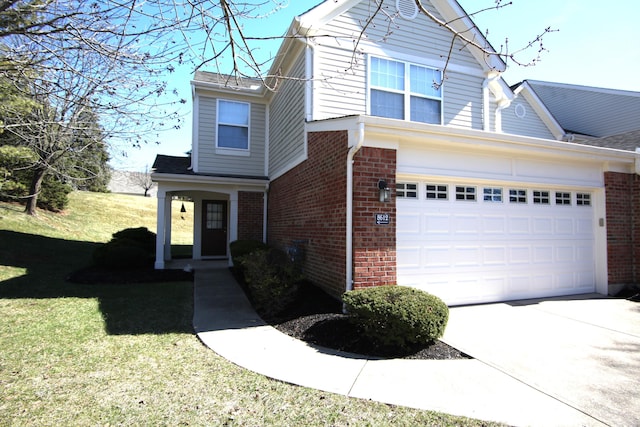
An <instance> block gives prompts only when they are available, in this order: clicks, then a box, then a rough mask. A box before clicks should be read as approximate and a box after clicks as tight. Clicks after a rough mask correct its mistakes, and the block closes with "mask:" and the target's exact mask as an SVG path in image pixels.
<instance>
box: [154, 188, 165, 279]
mask: <svg viewBox="0 0 640 427" xmlns="http://www.w3.org/2000/svg"><path fill="white" fill-rule="evenodd" d="M156 197H157V198H158V207H157V218H156V262H155V269H156V270H164V246H165V237H164V230H165V220H164V217H165V212H164V208H165V198H166V193H165V191H164V190H161V189H160V188H158V195H157V196H156Z"/></svg>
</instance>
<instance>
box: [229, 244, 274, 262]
mask: <svg viewBox="0 0 640 427" xmlns="http://www.w3.org/2000/svg"><path fill="white" fill-rule="evenodd" d="M266 249H268V246H267V245H266V244H265V243H262V242H260V241H258V240H235V241H233V242H231V243H230V244H229V251H230V252H231V260H232V261H233V265H234V267H241V262H240V258H242V257H243V256H245V255H249V254H250V253H251V252H255V251H257V250H266Z"/></svg>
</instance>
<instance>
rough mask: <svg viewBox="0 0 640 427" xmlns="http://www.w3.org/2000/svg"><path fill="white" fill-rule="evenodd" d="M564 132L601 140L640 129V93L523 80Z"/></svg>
mask: <svg viewBox="0 0 640 427" xmlns="http://www.w3.org/2000/svg"><path fill="white" fill-rule="evenodd" d="M525 83H526V84H527V85H528V86H529V87H530V88H531V89H532V90H533V91H534V92H535V94H536V95H537V96H538V98H540V100H541V101H542V102H543V103H544V105H545V106H546V107H547V108H548V109H549V111H550V112H551V114H552V115H553V117H554V118H555V119H556V120H557V121H558V123H559V124H560V126H562V128H563V129H564V130H565V132H567V133H574V134H579V135H589V136H593V137H596V138H602V137H606V136H611V135H619V134H622V133H627V132H631V131H635V130H639V129H640V92H631V91H625V90H616V89H603V88H596V87H588V86H578V85H572V84H564V83H550V82H541V81H537V80H525V81H524V82H522V83H520V84H525Z"/></svg>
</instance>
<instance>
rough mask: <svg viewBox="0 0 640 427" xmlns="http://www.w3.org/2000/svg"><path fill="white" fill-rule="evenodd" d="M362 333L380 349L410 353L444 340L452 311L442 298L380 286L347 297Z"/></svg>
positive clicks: (354, 292) (347, 294) (358, 291)
mask: <svg viewBox="0 0 640 427" xmlns="http://www.w3.org/2000/svg"><path fill="white" fill-rule="evenodd" d="M343 301H344V303H345V305H346V307H347V310H348V312H349V313H350V314H352V320H353V321H354V322H355V323H356V324H357V326H358V327H359V329H360V330H361V333H362V334H363V335H364V336H365V337H367V338H368V339H370V340H372V341H373V342H375V343H377V344H378V345H380V346H397V347H400V348H403V349H408V348H410V347H413V346H417V345H427V344H429V343H431V342H433V341H434V340H436V339H438V338H440V337H441V336H442V334H444V329H445V327H446V325H447V321H448V319H449V308H448V307H447V305H446V304H445V303H444V302H443V301H442V300H441V299H440V298H438V297H436V296H434V295H431V294H428V293H426V292H423V291H420V290H418V289H414V288H408V287H404V286H377V287H371V288H363V289H357V290H354V291H349V292H346V293H344V294H343Z"/></svg>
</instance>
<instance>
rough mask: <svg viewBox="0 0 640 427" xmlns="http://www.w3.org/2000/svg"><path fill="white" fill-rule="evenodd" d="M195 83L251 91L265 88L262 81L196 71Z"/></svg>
mask: <svg viewBox="0 0 640 427" xmlns="http://www.w3.org/2000/svg"><path fill="white" fill-rule="evenodd" d="M193 81H194V82H196V83H206V84H210V85H215V86H220V87H224V88H233V89H237V90H249V91H257V90H259V89H262V86H263V82H262V80H260V79H251V78H246V77H239V76H232V75H229V74H219V73H213V72H209V71H196V72H195V74H194V76H193Z"/></svg>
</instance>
